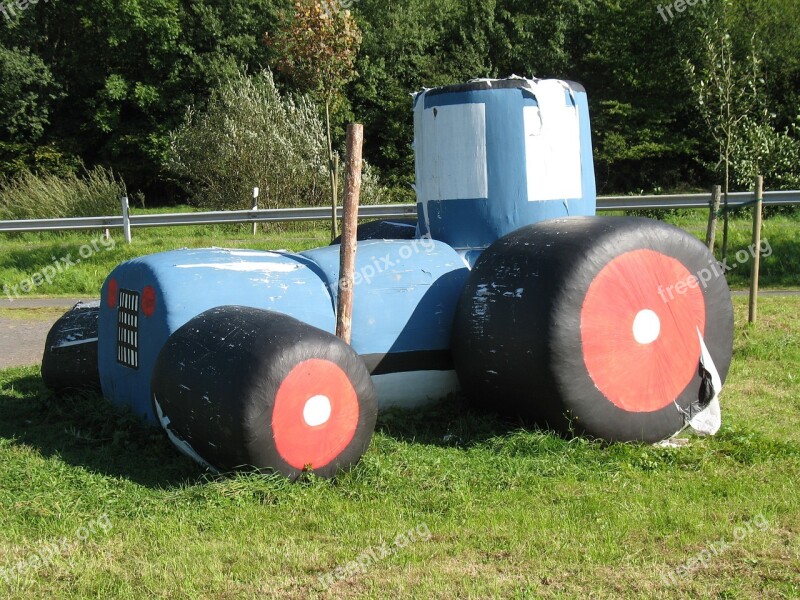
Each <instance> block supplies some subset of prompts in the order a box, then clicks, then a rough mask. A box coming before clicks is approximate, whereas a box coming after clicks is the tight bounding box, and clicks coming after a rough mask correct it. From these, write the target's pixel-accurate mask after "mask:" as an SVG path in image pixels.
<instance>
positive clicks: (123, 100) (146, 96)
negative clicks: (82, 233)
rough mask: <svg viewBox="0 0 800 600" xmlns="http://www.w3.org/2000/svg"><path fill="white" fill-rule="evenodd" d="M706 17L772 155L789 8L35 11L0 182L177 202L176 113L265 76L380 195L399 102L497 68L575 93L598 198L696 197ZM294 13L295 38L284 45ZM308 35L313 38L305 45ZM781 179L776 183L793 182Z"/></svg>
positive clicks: (789, 115)
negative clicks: (692, 75)
mask: <svg viewBox="0 0 800 600" xmlns="http://www.w3.org/2000/svg"><path fill="white" fill-rule="evenodd" d="M723 5H724V6H725V7H727V8H726V10H727V17H726V21H725V28H726V30H727V32H728V33H729V35H730V43H731V46H732V50H733V52H734V53H735V54H736V55H737V56H745V55H746V54H747V52H748V48H749V46H750V41H751V39H752V38H753V35H754V34H755V39H756V41H757V42H758V45H757V49H758V53H759V56H760V58H761V60H762V64H763V69H762V71H763V73H764V76H765V84H764V85H763V86H762V97H761V99H760V105H759V110H760V111H763V110H766V111H767V113H768V114H769V115H774V117H772V116H771V117H770V119H769V120H768V122H767V124H769V125H770V126H772V127H773V128H774V132H773V133H772V134H770V135H772V138H774V139H773V142H774V143H773V145H774V144H776V143H778V142H777V140H778V139H780V140H781V142H780V143H781V144H784V145H783V146H781V147H782V148H785V147H787V146H785V145H791V144H792V143H793V141H794V140H796V139H797V134H796V130H795V129H793V128H792V126H793V124H794V123H796V122H798V106H800V34H799V32H800V3H798V2H797V1H796V0H725V2H724V3H723V2H721V1H720V2H715V3H707V4H706V3H697V4H696V5H693V6H691V7H689V6H687V10H685V11H683V12H682V13H680V14H676V15H675V18H674V19H672V20H670V22H668V23H665V22H664V21H663V20H662V18H661V17H660V16H659V14H658V12H657V10H656V6H655V5H653V4H652V3H648V2H640V1H639V0H537V2H535V3H532V2H529V1H528V0H472V1H470V2H461V1H460V0H398V1H397V2H391V3H386V2H382V1H378V0H360V1H359V2H357V3H355V4H354V5H353V9H352V10H353V12H352V14H351V15H348V13H347V12H346V11H341V10H337V7H340V6H339V3H338V2H337V1H336V0H297V2H296V3H295V1H294V0H291V1H290V0H248V1H246V2H245V1H244V0H230V1H226V0H194V1H192V2H187V1H181V0H121V1H120V2H111V1H110V0H72V1H71V2H53V1H51V2H39V3H38V4H35V5H33V4H31V5H30V6H29V7H28V9H27V10H25V11H22V12H20V13H19V16H18V18H16V19H15V20H12V21H6V20H5V18H2V21H1V24H0V75H1V76H0V172H3V173H7V174H8V173H14V172H17V171H19V170H20V169H24V168H32V169H34V170H38V171H43V170H48V171H49V170H54V171H56V172H59V173H68V172H70V171H74V170H75V169H76V168H77V165H78V164H79V161H78V160H77V157H80V160H82V161H83V162H85V163H86V164H87V165H90V166H92V165H96V164H102V165H106V166H110V167H113V168H114V170H115V172H117V173H120V174H121V175H122V176H123V177H124V178H125V180H126V181H128V182H129V183H130V185H131V187H132V188H133V189H135V190H144V191H145V192H146V193H148V194H149V195H151V196H152V197H153V199H154V200H156V201H159V202H163V201H169V200H175V199H179V198H180V197H181V195H182V194H183V193H184V192H183V186H182V183H183V182H180V181H178V182H176V181H174V178H173V177H172V175H169V176H167V175H166V174H165V172H164V170H163V165H164V163H165V160H166V159H167V157H168V155H169V152H170V137H169V134H170V132H171V131H173V130H175V129H176V128H178V127H180V126H181V123H182V122H183V118H184V115H185V112H186V107H187V106H193V107H196V110H198V111H202V110H203V108H204V107H205V105H206V104H207V102H208V101H209V99H210V95H211V92H212V90H213V89H215V88H216V87H217V86H218V85H219V83H220V82H222V81H227V80H229V79H230V78H231V77H234V76H235V75H236V74H237V73H238V72H240V70H243V69H245V70H247V72H250V73H254V72H258V71H259V70H260V69H261V68H262V67H263V66H265V65H273V66H280V67H281V70H280V72H279V74H278V75H277V77H278V84H279V86H282V87H285V88H286V90H287V91H289V92H298V91H299V92H307V91H316V92H319V90H320V89H322V88H325V87H327V89H328V90H331V89H344V93H343V94H341V95H340V96H339V97H338V98H336V99H335V102H333V105H332V114H331V119H332V123H331V125H332V134H333V143H332V147H333V148H334V149H335V148H338V147H340V146H341V142H342V137H343V127H342V125H343V123H345V122H346V121H348V120H358V121H361V122H363V123H364V124H365V129H366V139H365V155H366V156H367V157H368V158H369V159H370V161H371V162H372V163H373V164H374V165H376V167H377V168H378V170H379V172H380V175H381V177H382V179H383V180H384V181H386V182H388V183H390V184H391V185H392V186H393V188H394V190H395V191H394V193H395V194H397V193H402V192H400V190H406V191H408V190H410V187H409V186H408V184H410V183H412V182H413V179H414V168H413V149H412V138H413V129H412V114H411V110H410V106H411V100H410V96H409V94H411V93H413V92H414V91H417V90H419V89H422V88H423V87H432V86H437V85H443V84H449V83H456V82H460V81H465V80H468V79H471V78H474V77H482V76H490V77H495V76H497V77H503V76H507V75H510V74H512V73H516V74H518V75H527V76H532V75H534V76H538V77H562V78H570V79H574V80H576V81H579V82H581V83H583V84H584V85H585V86H586V88H587V90H588V92H589V99H590V102H591V105H592V106H591V108H592V129H593V135H594V140H595V148H596V151H595V157H596V162H597V169H596V171H597V174H598V183H599V189H600V191H601V192H604V193H612V192H629V191H631V190H654V189H658V188H665V189H666V188H668V189H676V188H697V187H703V188H708V187H710V185H711V184H713V183H719V175H717V174H716V173H715V170H714V168H713V165H714V164H715V163H716V161H717V160H718V152H717V150H718V148H717V146H716V144H715V142H714V141H713V136H711V135H709V133H710V132H709V127H708V125H707V123H706V122H705V121H704V120H703V118H702V115H701V113H700V112H699V111H698V110H697V107H696V105H695V103H694V102H691V101H687V100H690V99H692V98H694V97H695V96H696V94H694V93H693V92H692V86H691V82H690V80H689V79H688V78H687V76H686V71H685V68H684V65H685V63H686V62H687V61H689V62H690V63H692V64H694V65H695V66H696V67H697V68H698V69H700V70H702V68H703V64H704V62H705V58H704V57H705V54H706V53H705V50H704V47H703V34H704V33H708V32H709V31H710V27H709V23H712V22H713V21H712V19H711V17H713V16H714V15H715V14H717V13H718V11H719V10H720V8H721V7H722V6H723ZM298 7H300V8H301V9H302V11H305V12H302V11H301V12H302V14H301V19H300V21H298V22H299V23H301V24H305V25H308V27H306V28H305V29H302V28H301V29H297V30H295V31H294V34H297V35H294V37H291V36H289V34H290V33H292V31H291V29H290V26H289V25H288V24H287V19H289V17H290V16H291V15H292V14H293V12H294V11H295V10H297V8H298ZM358 30H360V31H361V32H362V35H361V37H362V38H363V39H362V43H361V46H360V49H358V50H356V48H357V44H355V43H354V42H356V41H357V39H358V35H359V34H358ZM264 32H267V39H269V40H270V41H271V42H273V43H272V44H271V45H267V44H264V43H263V41H264ZM315 36H316V38H318V39H322V40H323V42H324V43H322V44H321V45H319V44H318V45H316V47H315V46H314V45H313V44H311V45H310V42H311V40H312V39H313V38H314V37H315ZM292 40H294V41H292ZM284 42H285V43H284ZM332 57H337V60H338V59H342V60H340V62H339V63H338V64H335V63H330V62H329V61H328V59H330V58H332ZM353 70H354V71H355V73H356V74H355V75H354V76H353V78H352V79H351V77H350V76H351V75H353ZM698 72H700V71H698ZM348 81H349V83H347V82H348ZM322 95H323V96H324V92H323V94H322ZM317 97H318V98H319V97H320V94H319V93H318V94H317ZM758 114H761V113H758ZM776 135H778V136H779V137H775V136H776ZM781 136H783V137H781ZM737 139H743V138H742V136H741V135H740V136H739V137H738V138H737ZM785 151H786V150H785V149H784V152H785ZM787 156H788V155H787ZM770 160H771V159H770ZM787 160H788V159H787ZM737 164H739V162H738V161H734V168H738V167H737V166H736V165H737ZM765 164H766V163H765ZM764 168H767V167H764ZM786 168H788V171H787V174H786V176H785V177H784V180H786V181H788V180H790V179H791V175H792V173H796V172H797V170H798V169H797V168H794V169H792V168H790V167H788V166H787V167H786ZM733 176H734V181H735V182H736V181H739V179H738V177H739V175H737V174H736V173H734V174H733ZM787 178H788V179H787ZM396 197H397V196H396Z"/></svg>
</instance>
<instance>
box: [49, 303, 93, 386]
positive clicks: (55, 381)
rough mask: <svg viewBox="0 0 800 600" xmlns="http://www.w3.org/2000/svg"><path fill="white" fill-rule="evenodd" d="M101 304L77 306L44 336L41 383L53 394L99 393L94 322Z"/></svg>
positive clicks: (79, 304) (81, 304) (80, 304)
mask: <svg viewBox="0 0 800 600" xmlns="http://www.w3.org/2000/svg"><path fill="white" fill-rule="evenodd" d="M99 317H100V302H79V303H78V304H76V305H75V306H74V307H73V308H72V309H70V311H69V312H67V313H66V314H65V315H64V316H63V317H61V318H60V319H59V320H58V321H56V323H55V324H54V325H53V327H52V328H51V329H50V332H49V333H48V334H47V341H46V342H45V347H44V355H43V357H42V381H44V384H45V385H46V386H47V387H48V388H50V389H51V390H54V391H56V392H64V391H69V390H81V389H89V390H99V389H100V373H99V371H98V368H97V322H98V319H99Z"/></svg>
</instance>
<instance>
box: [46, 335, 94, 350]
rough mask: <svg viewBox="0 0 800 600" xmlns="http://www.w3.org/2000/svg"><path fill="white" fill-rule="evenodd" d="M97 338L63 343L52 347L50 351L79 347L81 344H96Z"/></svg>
mask: <svg viewBox="0 0 800 600" xmlns="http://www.w3.org/2000/svg"><path fill="white" fill-rule="evenodd" d="M96 341H97V338H96V337H93V338H86V339H85V340H75V341H74V342H63V343H61V344H59V345H58V346H52V347H51V349H52V350H56V349H58V348H69V347H70V346H80V345H81V344H91V343H92V342H96Z"/></svg>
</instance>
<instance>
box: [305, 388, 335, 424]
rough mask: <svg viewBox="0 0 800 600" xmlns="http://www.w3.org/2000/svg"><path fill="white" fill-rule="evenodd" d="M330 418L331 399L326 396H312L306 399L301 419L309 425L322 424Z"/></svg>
mask: <svg viewBox="0 0 800 600" xmlns="http://www.w3.org/2000/svg"><path fill="white" fill-rule="evenodd" d="M330 418H331V401H330V398H328V397H327V396H314V397H313V398H309V399H308V400H306V405H305V407H303V420H304V421H305V422H306V424H307V425H308V426H309V427H316V426H317V425H323V424H325V423H327V422H328V419H330Z"/></svg>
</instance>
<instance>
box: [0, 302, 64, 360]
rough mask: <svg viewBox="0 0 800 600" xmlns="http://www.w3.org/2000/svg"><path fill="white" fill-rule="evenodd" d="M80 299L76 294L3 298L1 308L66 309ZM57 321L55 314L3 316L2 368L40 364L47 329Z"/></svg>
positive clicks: (0, 333)
mask: <svg viewBox="0 0 800 600" xmlns="http://www.w3.org/2000/svg"><path fill="white" fill-rule="evenodd" d="M78 302H80V299H77V298H41V299H39V298H25V299H19V300H14V301H13V302H12V301H10V300H8V299H3V300H0V308H63V309H64V312H66V311H67V310H68V309H70V308H72V307H73V306H75V305H76V304H77V303H78ZM55 322H56V319H55V318H52V319H46V320H30V321H28V320H23V319H7V318H3V317H0V369H8V368H9V367H24V366H28V365H39V364H41V363H42V353H43V352H44V343H45V340H46V339H47V332H49V331H50V328H51V327H52V326H53V323H55Z"/></svg>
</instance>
